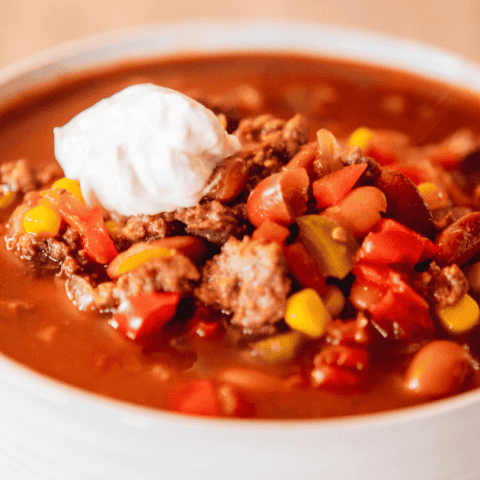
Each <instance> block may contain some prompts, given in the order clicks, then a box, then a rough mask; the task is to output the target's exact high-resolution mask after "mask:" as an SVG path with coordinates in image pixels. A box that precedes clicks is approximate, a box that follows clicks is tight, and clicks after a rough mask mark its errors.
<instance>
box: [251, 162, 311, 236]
mask: <svg viewBox="0 0 480 480" xmlns="http://www.w3.org/2000/svg"><path fill="white" fill-rule="evenodd" d="M309 184H310V180H309V178H308V174H307V171H306V170H305V169H304V168H296V169H294V170H283V171H282V172H278V173H274V174H272V175H270V176H268V177H267V178H264V179H263V180H262V181H261V182H260V183H259V184H258V185H257V186H256V187H255V188H254V189H253V191H252V193H251V194H250V196H249V197H248V200H247V215H248V219H249V220H250V222H251V223H252V224H253V225H254V226H255V227H259V226H260V225H261V224H262V223H263V222H264V221H265V220H271V221H272V222H276V223H279V224H281V225H290V224H291V223H293V222H294V221H295V218H296V217H298V216H300V215H302V214H303V213H304V212H305V211H306V209H307V200H308V195H307V191H308V187H309Z"/></svg>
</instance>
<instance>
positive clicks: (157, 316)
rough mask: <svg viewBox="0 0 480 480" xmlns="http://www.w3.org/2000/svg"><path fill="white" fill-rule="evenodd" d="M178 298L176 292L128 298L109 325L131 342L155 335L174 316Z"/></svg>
mask: <svg viewBox="0 0 480 480" xmlns="http://www.w3.org/2000/svg"><path fill="white" fill-rule="evenodd" d="M180 297H181V295H180V294H179V293H177V292H153V293H141V294H139V295H136V296H135V297H128V298H126V299H125V300H123V301H122V302H121V304H120V305H119V307H118V308H117V311H116V313H115V315H114V317H113V319H112V320H111V321H110V325H112V326H113V327H114V328H115V329H117V330H118V331H119V332H120V333H122V334H123V335H125V336H126V337H128V338H130V339H131V340H138V339H141V338H145V337H148V336H150V335H153V334H156V333H158V332H159V331H160V330H161V328H162V327H163V326H164V325H165V324H166V323H167V322H168V321H169V320H171V319H172V318H173V317H174V316H175V313H176V311H177V307H178V304H179V302H180Z"/></svg>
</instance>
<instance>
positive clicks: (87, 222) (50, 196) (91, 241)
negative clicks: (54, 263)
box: [42, 190, 118, 264]
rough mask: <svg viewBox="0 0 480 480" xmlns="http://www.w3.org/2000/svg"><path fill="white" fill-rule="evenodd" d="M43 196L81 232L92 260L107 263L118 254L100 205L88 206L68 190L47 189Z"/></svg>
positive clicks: (66, 220)
mask: <svg viewBox="0 0 480 480" xmlns="http://www.w3.org/2000/svg"><path fill="white" fill-rule="evenodd" d="M42 197H43V198H44V199H46V200H47V201H48V202H50V204H51V205H52V207H53V208H54V209H55V210H56V211H57V212H58V213H59V214H60V216H61V218H62V220H64V221H65V222H66V223H68V224H69V225H70V226H71V227H72V228H73V229H75V230H76V231H77V232H78V233H80V235H81V237H82V242H83V247H84V249H85V252H86V254H87V255H88V256H89V257H90V258H91V259H92V260H94V261H95V262H97V263H101V264H107V263H109V262H111V261H112V260H113V259H114V258H115V257H116V256H117V255H118V251H117V248H116V247H115V244H114V242H113V240H112V238H111V237H110V235H109V233H108V230H107V227H106V226H105V221H104V220H103V216H102V211H101V209H100V207H94V208H87V207H86V206H85V204H83V203H82V202H81V201H80V200H78V199H76V198H75V197H74V196H73V195H71V194H70V193H68V192H66V191H59V190H47V191H45V192H44V193H43V195H42Z"/></svg>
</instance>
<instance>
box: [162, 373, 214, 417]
mask: <svg viewBox="0 0 480 480" xmlns="http://www.w3.org/2000/svg"><path fill="white" fill-rule="evenodd" d="M169 408H170V409H171V410H173V411H175V412H180V413H186V414H189V415H202V416H208V417H219V416H220V415H221V413H222V411H221V405H220V399H219V396H218V388H217V385H216V384H215V382H214V381H213V380H211V379H204V380H192V381H190V382H187V383H184V384H181V385H178V386H177V387H174V388H172V389H171V391H170V394H169Z"/></svg>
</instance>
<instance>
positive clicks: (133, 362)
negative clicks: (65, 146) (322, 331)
mask: <svg viewBox="0 0 480 480" xmlns="http://www.w3.org/2000/svg"><path fill="white" fill-rule="evenodd" d="M292 72H294V73H292ZM145 81H151V82H154V83H158V84H161V85H165V86H168V87H171V88H176V89H178V90H181V91H184V92H185V93H187V94H194V95H195V96H197V97H198V98H199V99H202V98H207V99H208V98H209V97H210V96H215V95H216V96H218V95H220V96H226V97H227V98H228V97H229V96H232V95H235V92H236V88H237V87H238V85H245V84H246V85H249V86H252V87H254V88H256V89H258V91H259V92H261V94H262V96H263V102H261V103H262V104H261V105H255V104H248V103H245V104H240V107H239V111H240V112H241V113H242V114H245V115H258V114H261V113H265V112H270V113H273V114H275V115H278V116H280V117H282V118H289V117H290V116H292V115H293V114H294V113H296V112H297V111H300V112H301V113H303V114H305V115H306V116H307V118H308V120H309V122H310V135H311V138H312V139H313V138H314V135H315V131H316V130H317V129H318V128H320V127H322V128H327V129H330V130H331V131H332V132H333V133H335V135H338V136H339V137H341V136H345V135H347V134H349V133H350V132H352V131H353V130H354V129H355V128H357V127H358V126H360V125H367V126H369V127H379V126H381V127H388V128H395V129H399V130H401V131H404V132H406V133H407V134H409V135H410V136H411V137H412V140H413V142H414V143H430V142H433V141H438V140H440V139H442V138H444V137H445V136H446V135H447V134H450V133H452V132H454V131H456V130H457V129H458V128H460V127H469V128H474V126H475V125H478V124H480V102H479V100H478V99H472V97H471V94H468V93H465V92H462V91H460V90H455V89H453V88H451V87H448V86H445V85H441V84H439V83H436V82H433V81H427V80H419V79H418V78H417V77H415V76H409V75H405V74H402V73H399V72H392V71H389V70H387V69H377V68H374V67H369V66H360V65H357V64H349V63H346V62H345V63H344V62H335V61H331V60H324V59H315V58H310V57H305V58H303V57H297V56H281V55H277V56H275V55H247V56H235V55H232V56H219V57H215V56H212V57H208V58H203V57H199V58H192V59H185V60H165V61H159V62H148V63H145V64H135V65H122V66H121V67H117V68H116V69H113V70H112V69H110V70H105V71H103V72H95V73H89V74H85V76H84V77H80V78H65V79H61V80H59V81H57V82H56V84H54V85H51V86H48V87H47V88H45V89H43V90H42V91H39V92H38V93H33V94H31V95H29V96H25V97H24V98H21V99H20V100H19V101H18V104H17V105H15V108H10V109H8V110H5V111H3V112H1V117H2V125H4V127H3V128H2V130H1V131H0V151H2V163H3V162H7V161H11V160H16V159H17V158H20V157H25V158H27V159H28V160H29V161H31V162H33V163H35V164H36V165H38V166H42V165H45V164H47V163H49V162H51V161H53V160H54V157H53V133H52V129H53V127H54V126H59V125H62V124H64V123H66V122H67V121H68V120H69V119H70V118H71V117H72V116H74V115H75V114H76V113H78V112H80V111H81V110H83V109H84V108H86V107H88V106H90V105H91V104H93V103H94V102H96V101H98V100H100V99H101V98H103V97H105V96H107V95H110V94H112V93H114V92H115V91H118V90H120V89H121V88H123V87H125V86H127V85H129V84H132V83H140V82H145ZM312 89H313V90H312ZM312 91H316V92H317V97H318V99H317V100H316V103H315V101H313V100H312V98H314V97H315V96H314V95H313V96H312V95H309V94H308V93H309V92H312ZM322 92H323V95H324V97H322ZM326 92H327V93H328V92H330V94H328V95H327V93H326ZM332 92H333V93H332ZM397 94H400V95H403V96H404V97H403V98H404V99H405V105H406V107H405V110H404V111H403V112H400V113H398V112H397V113H395V114H393V113H392V112H389V111H388V110H387V109H382V106H381V105H382V99H383V100H385V99H388V97H389V96H391V95H397ZM58 98H61V99H62V101H55V99H58ZM322 98H323V100H319V99H322ZM378 99H380V101H378ZM52 100H53V101H52ZM385 103H386V100H385ZM332 106H334V107H335V108H332ZM429 110H433V111H434V114H433V115H431V116H428V115H427V114H426V113H425V112H428V111H429ZM447 119H448V120H447ZM474 131H475V132H476V133H478V132H477V130H474ZM12 210H13V207H9V208H6V209H3V211H2V209H0V216H1V220H2V222H5V221H6V220H7V218H8V216H9V214H10V213H11V212H12ZM2 228H3V227H2ZM3 233H4V232H3V231H2V234H3ZM0 269H1V271H2V278H3V279H4V281H3V282H2V288H1V289H0V305H2V309H1V313H0V317H1V320H2V321H1V326H0V350H1V351H2V352H3V353H5V354H6V355H8V356H9V357H11V358H14V359H15V360H17V361H18V362H20V363H22V364H24V365H27V366H28V367H30V368H33V369H34V370H37V371H39V372H41V373H44V374H47V375H49V376H52V377H54V378H57V379H59V380H60V381H63V382H65V383H68V384H72V385H75V386H78V387H80V388H84V389H86V390H89V391H92V392H96V393H99V394H102V395H106V396H109V397H113V398H118V399H121V400H125V401H128V402H133V403H137V404H141V405H146V406H150V407H155V408H169V406H171V398H170V397H169V391H170V390H171V389H173V390H174V391H175V392H177V391H179V388H180V387H178V385H180V386H181V385H184V384H185V383H186V382H188V381H190V380H192V381H198V380H197V379H199V378H200V379H202V378H214V379H217V378H220V379H221V378H223V377H222V375H223V374H224V373H225V371H226V370H228V369H229V368H248V369H251V371H252V377H253V380H252V382H253V383H255V372H257V371H258V372H261V373H262V374H263V373H266V374H269V375H272V376H273V377H274V378H280V379H285V380H286V381H291V382H293V383H295V382H297V383H298V385H300V386H302V385H303V382H304V378H302V375H303V373H302V365H301V364H300V365H299V364H295V363H293V364H288V363H287V364H285V365H283V364H278V365H277V364H271V365H266V364H264V363H263V362H261V361H256V360H255V359H254V360H252V359H250V358H247V356H246V355H245V352H244V351H243V352H242V351H240V352H239V351H238V349H237V348H236V344H237V343H238V344H239V345H240V346H241V345H242V341H243V342H244V343H245V339H243V340H242V337H241V336H240V335H239V334H238V332H237V331H236V330H235V329H231V328H229V327H227V331H226V332H221V334H220V335H218V336H217V335H215V336H213V338H207V339H202V338H201V336H198V335H192V334H191V333H190V334H185V331H184V330H185V329H184V328H183V327H182V321H181V317H182V314H184V315H186V316H187V318H190V317H191V316H192V312H191V311H189V306H188V305H183V304H180V307H179V310H178V311H179V312H180V313H179V315H177V317H178V318H177V319H176V320H174V321H173V322H172V323H171V324H169V325H168V326H167V328H166V329H165V330H164V335H163V337H162V338H159V339H155V340H153V341H145V342H141V341H139V342H133V341H131V340H129V339H127V338H124V337H123V336H122V335H120V334H119V333H118V332H117V331H115V330H114V329H113V328H112V327H111V326H110V325H109V324H108V320H109V319H110V318H111V315H110V314H108V313H105V314H95V313H88V312H79V311H78V310H77V308H75V307H74V306H73V305H72V304H71V302H70V301H69V300H68V298H67V296H66V294H65V290H64V286H63V283H64V280H62V279H60V278H57V277H55V276H54V275H45V274H44V273H39V272H36V271H34V269H33V268H31V267H29V266H27V265H26V263H25V262H22V261H20V260H19V259H17V258H16V257H15V256H14V255H12V253H11V252H8V251H6V248H5V244H4V242H1V247H0ZM20 285H21V288H19V286H20ZM52 299H53V300H54V301H52ZM213 320H214V321H216V322H220V323H222V327H221V328H223V316H222V315H221V314H220V313H215V314H214V316H213ZM187 325H188V322H187ZM469 345H470V346H471V348H472V353H473V354H474V355H477V358H478V355H479V353H480V334H479V332H478V329H477V330H475V331H474V332H473V333H472V334H470V335H469ZM373 354H374V357H375V358H374V361H372V362H371V364H372V365H371V369H370V370H369V372H368V375H367V377H366V380H365V382H363V383H362V385H361V386H360V388H359V389H357V390H350V391H344V390H341V391H336V390H335V389H329V388H326V389H321V388H320V389H310V388H292V389H288V391H272V390H268V389H265V388H262V387H261V385H260V383H261V378H262V377H259V378H260V380H259V382H257V383H258V388H243V387H242V386H241V385H240V386H239V385H234V389H238V391H239V392H241V395H242V398H245V400H246V401H247V402H248V403H250V404H252V405H253V406H254V409H253V410H251V411H250V410H249V411H248V415H253V416H256V417H259V418H320V417H331V416H340V415H350V414H360V413H368V412H375V411H382V410H389V409H395V408H400V407H404V406H408V405H413V404H416V403H422V402H424V401H425V399H424V398H420V397H416V396H414V395H411V394H409V393H408V392H406V391H405V389H404V387H403V377H404V372H405V371H406V368H407V361H408V359H409V358H410V357H398V358H397V357H395V356H391V355H390V354H389V353H388V352H382V351H376V350H375V351H374V352H373ZM477 377H478V375H477ZM215 381H217V380H215ZM208 385H209V387H210V384H208ZM473 386H474V384H473V380H471V381H469V382H467V383H466V384H465V385H464V386H463V387H462V390H465V389H468V388H472V387H473ZM187 390H188V389H187ZM208 392H209V393H210V390H209V391H208ZM206 411H207V412H212V411H213V412H214V414H217V407H215V409H214V410H208V409H207V410H206ZM189 413H195V412H189ZM220 413H221V412H220ZM200 414H201V412H200Z"/></svg>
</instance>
